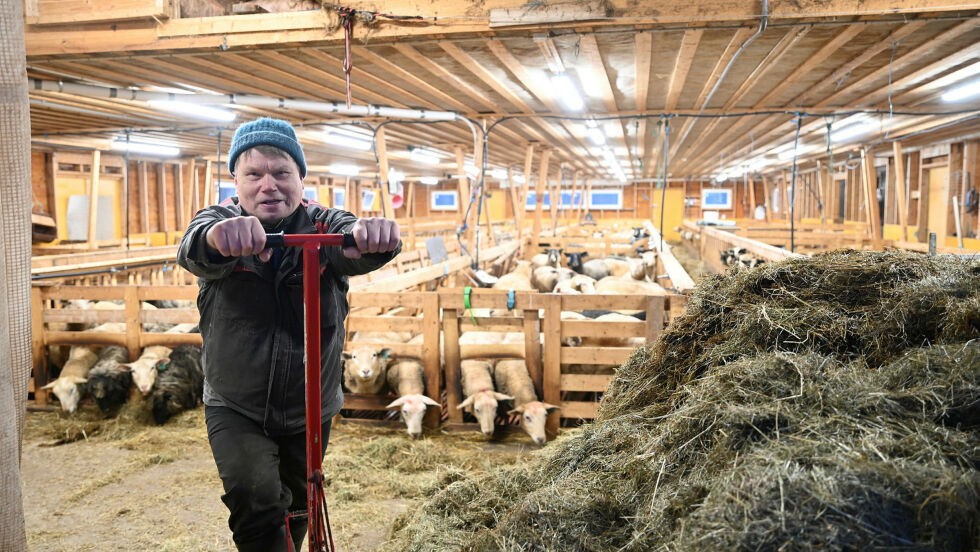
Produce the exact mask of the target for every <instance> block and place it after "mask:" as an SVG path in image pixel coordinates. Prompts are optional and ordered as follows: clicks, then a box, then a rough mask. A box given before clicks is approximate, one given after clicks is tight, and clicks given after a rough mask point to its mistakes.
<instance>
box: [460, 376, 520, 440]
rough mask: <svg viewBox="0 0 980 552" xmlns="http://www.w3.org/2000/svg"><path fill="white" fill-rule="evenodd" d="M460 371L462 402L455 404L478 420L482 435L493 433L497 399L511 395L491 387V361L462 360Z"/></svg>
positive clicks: (506, 398)
mask: <svg viewBox="0 0 980 552" xmlns="http://www.w3.org/2000/svg"><path fill="white" fill-rule="evenodd" d="M459 369H460V372H461V373H462V384H463V396H464V397H466V398H465V399H464V400H463V402H461V403H459V405H457V406H456V408H458V409H464V408H465V409H466V411H467V412H471V413H472V414H473V415H474V416H475V417H476V419H477V421H479V422H480V431H481V432H483V434H484V435H493V421H494V419H495V418H496V417H497V401H506V400H511V399H513V397H511V396H510V395H505V394H503V393H498V392H496V391H495V390H494V387H493V376H492V375H491V374H492V371H493V363H492V362H490V361H488V360H464V361H462V362H461V363H460V366H459Z"/></svg>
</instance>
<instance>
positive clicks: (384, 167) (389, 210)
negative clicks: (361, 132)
mask: <svg viewBox="0 0 980 552" xmlns="http://www.w3.org/2000/svg"><path fill="white" fill-rule="evenodd" d="M375 147H376V148H377V152H378V167H380V172H381V174H379V175H378V192H379V193H380V194H381V208H382V209H383V210H384V216H385V217H387V218H390V219H394V218H395V209H394V208H393V207H392V206H391V190H389V189H388V146H387V145H386V141H385V127H380V128H379V129H378V132H377V134H375Z"/></svg>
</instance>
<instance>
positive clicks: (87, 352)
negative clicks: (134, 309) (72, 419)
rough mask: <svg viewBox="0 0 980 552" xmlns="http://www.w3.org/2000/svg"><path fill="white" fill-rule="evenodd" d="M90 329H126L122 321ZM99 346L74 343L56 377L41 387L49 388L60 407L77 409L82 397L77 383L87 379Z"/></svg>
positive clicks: (107, 331)
mask: <svg viewBox="0 0 980 552" xmlns="http://www.w3.org/2000/svg"><path fill="white" fill-rule="evenodd" d="M91 331H93V332H99V333H122V332H125V331H126V324H124V323H122V322H107V323H105V324H101V325H99V326H97V327H95V328H93V329H92V330H91ZM100 349H101V347H97V346H94V347H93V346H88V345H74V346H72V348H71V349H70V350H69V351H68V360H67V361H65V365H64V366H62V368H61V373H60V374H58V378H57V379H56V380H54V381H52V382H51V383H49V384H47V385H45V386H44V387H42V388H41V389H50V390H51V392H52V393H54V395H55V396H56V397H58V401H59V402H60V403H61V409H62V410H64V411H65V412H68V413H72V412H75V410H76V409H78V401H79V399H81V398H82V391H81V389H79V388H78V386H79V385H81V384H83V383H85V382H86V381H87V376H88V373H89V371H90V370H91V369H92V367H93V366H95V363H96V361H98V360H99V353H98V351H99V350H100Z"/></svg>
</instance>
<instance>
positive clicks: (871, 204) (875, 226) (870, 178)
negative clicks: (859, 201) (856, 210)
mask: <svg viewBox="0 0 980 552" xmlns="http://www.w3.org/2000/svg"><path fill="white" fill-rule="evenodd" d="M861 169H862V170H861V177H862V178H861V180H862V184H863V188H864V203H865V206H866V212H867V214H868V230H869V231H870V232H871V241H872V243H873V244H874V247H875V249H880V248H881V214H880V213H879V211H878V196H877V188H876V187H875V185H874V182H875V177H874V175H875V168H874V157H872V156H871V155H870V154H869V153H868V151H867V150H866V149H862V150H861Z"/></svg>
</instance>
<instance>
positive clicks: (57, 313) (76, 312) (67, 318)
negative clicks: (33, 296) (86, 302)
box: [41, 308, 126, 324]
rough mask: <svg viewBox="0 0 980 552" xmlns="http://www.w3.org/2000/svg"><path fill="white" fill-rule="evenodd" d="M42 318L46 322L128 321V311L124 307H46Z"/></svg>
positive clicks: (89, 322)
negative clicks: (114, 308)
mask: <svg viewBox="0 0 980 552" xmlns="http://www.w3.org/2000/svg"><path fill="white" fill-rule="evenodd" d="M41 319H42V320H43V321H44V323H45V324H68V323H71V322H77V323H82V324H105V323H106V322H126V312H125V310H124V309H122V308H120V309H119V310H102V309H72V308H64V309H44V311H43V312H42V314H41Z"/></svg>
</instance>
